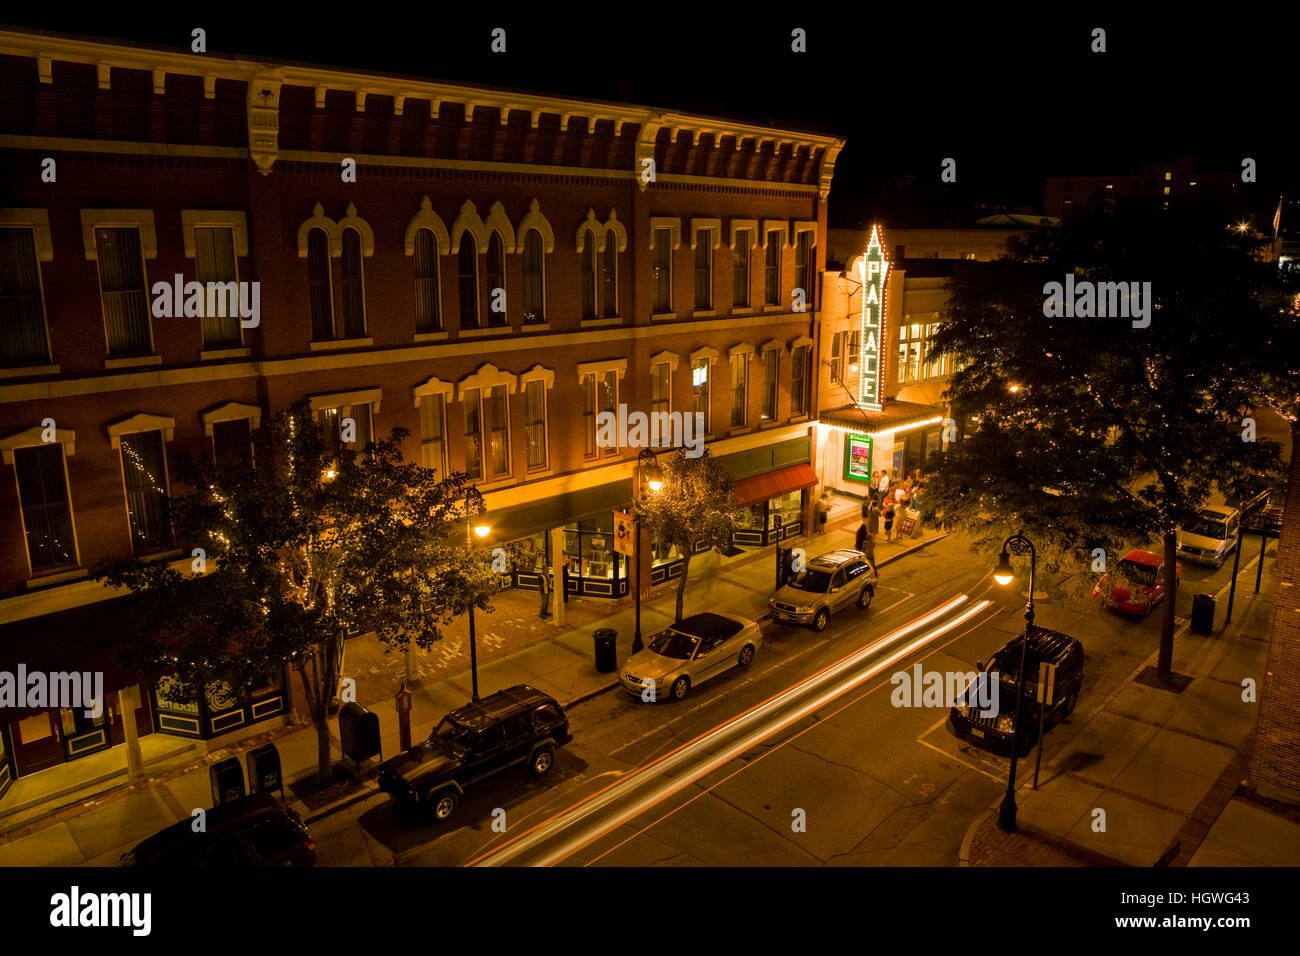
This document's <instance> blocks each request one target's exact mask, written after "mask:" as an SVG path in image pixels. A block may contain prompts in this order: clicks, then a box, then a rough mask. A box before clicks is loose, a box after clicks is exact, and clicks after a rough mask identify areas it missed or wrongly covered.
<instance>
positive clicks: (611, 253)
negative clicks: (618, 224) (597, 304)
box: [600, 229, 618, 318]
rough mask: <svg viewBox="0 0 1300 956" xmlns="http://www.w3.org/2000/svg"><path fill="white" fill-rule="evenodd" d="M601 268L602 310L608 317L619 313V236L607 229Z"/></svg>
mask: <svg viewBox="0 0 1300 956" xmlns="http://www.w3.org/2000/svg"><path fill="white" fill-rule="evenodd" d="M604 260H605V261H604V263H603V264H602V266H601V270H600V292H601V310H602V314H603V315H604V316H605V317H606V318H610V317H611V316H615V315H618V236H616V235H615V234H614V230H613V229H607V230H606V231H605V256H604Z"/></svg>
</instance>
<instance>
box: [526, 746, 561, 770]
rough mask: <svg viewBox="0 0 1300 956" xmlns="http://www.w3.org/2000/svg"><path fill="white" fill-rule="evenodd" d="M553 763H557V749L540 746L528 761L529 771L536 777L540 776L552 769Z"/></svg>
mask: <svg viewBox="0 0 1300 956" xmlns="http://www.w3.org/2000/svg"><path fill="white" fill-rule="evenodd" d="M553 763H555V751H554V750H552V749H551V748H550V747H538V748H537V749H536V750H534V751H533V756H532V757H531V758H530V759H529V761H528V772H529V773H531V774H532V775H533V776H534V777H540V776H542V775H543V774H544V773H546V771H548V770H550V769H551V765H552V764H553Z"/></svg>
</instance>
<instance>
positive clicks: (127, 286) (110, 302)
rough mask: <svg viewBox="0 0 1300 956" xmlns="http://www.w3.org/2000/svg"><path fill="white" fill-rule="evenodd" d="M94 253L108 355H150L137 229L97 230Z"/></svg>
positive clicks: (151, 336)
mask: <svg viewBox="0 0 1300 956" xmlns="http://www.w3.org/2000/svg"><path fill="white" fill-rule="evenodd" d="M95 255H96V257H97V258H98V260H99V291H100V298H101V300H102V301H103V303H104V328H105V330H106V331H107V333H108V354H109V357H110V358H116V357H118V356H128V355H149V354H151V353H152V352H153V334H152V331H151V329H150V325H149V296H148V294H147V293H146V291H145V287H144V259H143V257H142V256H141V253H140V230H139V228H137V227H128V228H121V229H109V228H98V229H96V230H95Z"/></svg>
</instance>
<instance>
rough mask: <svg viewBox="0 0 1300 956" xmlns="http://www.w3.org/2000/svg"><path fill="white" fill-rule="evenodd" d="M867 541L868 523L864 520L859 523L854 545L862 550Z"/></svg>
mask: <svg viewBox="0 0 1300 956" xmlns="http://www.w3.org/2000/svg"><path fill="white" fill-rule="evenodd" d="M866 543H867V524H866V522H865V521H864V522H863V523H862V524H860V525H858V533H857V534H856V535H855V536H854V538H853V547H854V548H856V549H857V550H858V551H861V550H862V549H863V548H864V547H865V546H866Z"/></svg>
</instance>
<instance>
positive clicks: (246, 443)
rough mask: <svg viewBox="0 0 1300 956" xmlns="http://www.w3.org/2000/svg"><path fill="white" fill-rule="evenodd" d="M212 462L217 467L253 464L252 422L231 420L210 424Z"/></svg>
mask: <svg viewBox="0 0 1300 956" xmlns="http://www.w3.org/2000/svg"><path fill="white" fill-rule="evenodd" d="M212 460H213V461H214V462H216V463H217V465H218V466H224V465H235V464H239V463H243V464H246V465H249V464H252V462H253V422H252V420H251V419H248V418H232V419H228V420H226V421H221V422H213V423H212Z"/></svg>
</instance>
